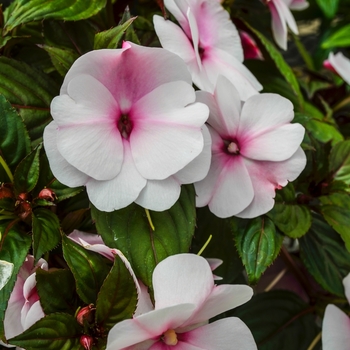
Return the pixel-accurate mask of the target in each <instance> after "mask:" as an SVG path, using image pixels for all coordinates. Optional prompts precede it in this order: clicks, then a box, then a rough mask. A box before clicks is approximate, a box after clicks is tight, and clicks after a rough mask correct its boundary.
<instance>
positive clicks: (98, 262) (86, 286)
mask: <svg viewBox="0 0 350 350" xmlns="http://www.w3.org/2000/svg"><path fill="white" fill-rule="evenodd" d="M62 247H63V256H64V259H65V260H66V262H67V264H68V266H69V268H70V269H71V271H72V273H73V276H74V279H75V282H76V285H77V293H78V294H79V296H80V298H81V300H83V301H84V302H85V303H86V304H96V300H97V295H98V292H99V291H100V288H101V286H102V284H103V281H104V279H105V278H106V276H107V275H108V273H109V270H110V266H109V263H110V262H109V260H108V259H106V258H104V257H103V256H102V255H100V254H98V253H95V252H91V251H89V250H86V249H85V248H83V247H82V246H80V245H79V244H77V243H75V242H73V241H72V240H71V239H69V238H67V237H66V236H63V242H62Z"/></svg>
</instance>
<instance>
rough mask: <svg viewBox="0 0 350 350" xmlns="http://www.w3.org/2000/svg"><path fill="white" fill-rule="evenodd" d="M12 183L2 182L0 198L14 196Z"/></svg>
mask: <svg viewBox="0 0 350 350" xmlns="http://www.w3.org/2000/svg"><path fill="white" fill-rule="evenodd" d="M11 187H12V185H11V184H2V185H1V186H0V199H3V198H14V194H13V190H12V188H11Z"/></svg>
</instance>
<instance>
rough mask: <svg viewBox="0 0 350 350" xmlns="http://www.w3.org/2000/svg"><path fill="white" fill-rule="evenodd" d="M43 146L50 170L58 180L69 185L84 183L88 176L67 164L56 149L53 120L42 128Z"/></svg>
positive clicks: (55, 131)
mask: <svg viewBox="0 0 350 350" xmlns="http://www.w3.org/2000/svg"><path fill="white" fill-rule="evenodd" d="M44 148H45V151H46V154H47V158H48V160H49V163H50V168H51V171H52V172H53V174H54V176H55V177H56V178H57V180H58V181H60V182H62V183H63V184H65V185H67V186H69V187H76V186H82V185H85V183H86V182H87V180H88V179H89V177H88V176H87V175H86V174H84V173H82V172H81V171H79V170H78V169H76V168H75V167H73V166H72V165H71V164H69V163H68V162H67V161H66V160H65V159H64V158H63V156H62V155H61V153H60V152H59V151H58V149H57V125H56V123H55V122H54V121H52V122H51V123H50V124H49V125H48V126H47V127H46V128H45V130H44Z"/></svg>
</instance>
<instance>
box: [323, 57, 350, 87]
mask: <svg viewBox="0 0 350 350" xmlns="http://www.w3.org/2000/svg"><path fill="white" fill-rule="evenodd" d="M328 59H329V62H330V63H331V64H332V66H333V68H334V69H335V70H336V71H337V73H338V74H339V75H340V76H341V77H342V78H343V79H344V80H345V81H346V82H347V83H348V84H349V85H350V60H349V59H348V58H346V57H345V56H344V55H343V54H342V53H341V52H338V53H337V54H336V55H334V54H333V52H331V53H330V54H329V57H328Z"/></svg>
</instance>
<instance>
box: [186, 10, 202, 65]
mask: <svg viewBox="0 0 350 350" xmlns="http://www.w3.org/2000/svg"><path fill="white" fill-rule="evenodd" d="M187 20H188V24H189V26H190V31H191V38H192V45H193V48H194V52H195V55H196V61H197V65H198V67H199V70H201V69H202V61H201V57H200V55H199V47H198V45H199V33H198V27H197V22H196V19H195V17H194V15H193V13H192V11H191V8H190V7H189V8H188V9H187Z"/></svg>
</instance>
